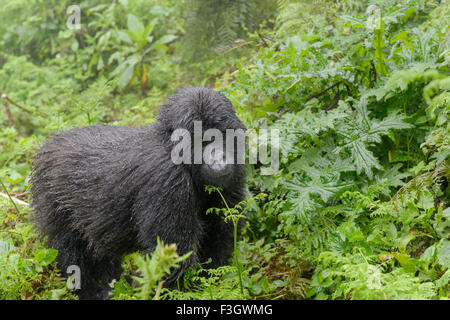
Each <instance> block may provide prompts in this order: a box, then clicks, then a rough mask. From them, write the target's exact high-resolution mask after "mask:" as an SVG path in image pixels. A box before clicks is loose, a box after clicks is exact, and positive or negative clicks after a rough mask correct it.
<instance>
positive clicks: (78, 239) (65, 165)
mask: <svg viewBox="0 0 450 320" xmlns="http://www.w3.org/2000/svg"><path fill="white" fill-rule="evenodd" d="M195 121H201V123H202V127H203V130H206V129H209V128H216V129H218V130H220V132H222V133H225V132H226V130H227V129H244V130H245V127H244V126H243V124H242V123H241V121H240V120H239V119H238V118H237V116H236V114H235V111H234V108H233V105H232V104H231V102H230V101H229V100H228V99H227V98H225V97H224V96H223V95H222V94H220V93H218V92H215V91H213V90H210V89H206V88H186V89H182V90H180V91H178V92H177V93H176V94H175V95H173V96H171V97H169V98H168V101H167V102H166V103H165V104H164V105H162V106H161V108H160V112H159V115H158V118H157V121H156V122H154V123H153V124H151V125H148V126H143V127H138V128H130V127H117V126H107V125H94V126H88V127H83V128H75V129H71V130H68V131H63V132H60V133H58V134H55V135H52V136H51V138H49V140H48V141H47V142H46V143H45V144H44V145H43V146H42V148H41V150H40V152H39V153H38V154H37V156H36V158H35V160H34V163H33V175H32V180H31V182H32V189H31V191H32V206H33V210H34V219H35V223H36V225H37V227H38V229H39V231H40V232H41V233H42V234H43V235H45V236H47V237H48V241H49V246H50V247H52V248H55V249H58V250H59V254H58V257H57V263H58V267H59V268H60V270H61V271H62V272H63V273H64V272H66V270H67V268H68V266H70V265H77V266H79V267H80V270H81V289H80V290H79V291H78V292H77V293H78V295H79V297H80V298H82V299H102V298H107V297H108V292H109V289H110V288H109V286H108V284H109V283H110V281H111V280H112V279H117V278H119V276H120V274H121V272H122V270H121V260H122V257H123V256H124V255H125V254H127V253H131V252H134V251H137V250H139V251H142V252H144V253H151V252H153V251H154V249H155V247H156V238H157V236H159V237H160V238H161V240H163V241H164V242H165V243H176V244H177V248H178V253H179V254H180V255H182V254H185V253H187V252H189V251H192V254H191V255H190V257H189V258H188V259H187V260H186V261H184V262H182V263H181V264H180V267H179V268H177V269H176V270H174V271H173V272H172V274H171V275H170V276H169V277H168V278H167V279H166V284H167V285H168V286H174V285H175V284H176V281H177V279H179V278H180V277H181V276H182V274H183V273H184V271H185V269H186V268H187V267H189V266H191V265H195V264H196V263H197V262H204V261H206V260H208V259H209V258H211V259H212V262H211V264H210V266H211V267H218V266H221V265H224V264H225V263H226V262H227V260H228V259H229V258H230V257H231V254H232V251H233V227H232V225H231V224H227V223H225V222H224V221H223V217H220V216H217V215H214V214H209V215H206V210H207V209H208V208H211V207H223V206H224V204H223V201H222V200H221V199H220V197H219V195H218V194H211V195H208V194H207V193H205V191H204V185H205V184H212V185H217V186H220V187H221V188H222V189H223V192H222V193H223V195H224V197H225V199H226V201H227V203H228V204H229V205H231V206H234V205H236V204H237V203H238V202H240V201H242V199H243V197H244V185H245V169H244V166H243V165H242V164H236V162H235V163H234V164H230V163H226V164H225V165H217V163H213V164H204V163H203V164H188V163H183V164H178V165H177V164H175V163H174V162H173V161H172V160H171V152H172V149H173V148H174V146H176V144H177V141H172V140H173V139H171V135H172V133H173V131H174V130H176V129H186V130H188V131H189V132H190V133H191V135H192V137H193V128H194V122H195ZM192 147H193V146H192ZM218 170H219V171H220V170H224V172H226V174H225V175H221V174H220V172H218Z"/></svg>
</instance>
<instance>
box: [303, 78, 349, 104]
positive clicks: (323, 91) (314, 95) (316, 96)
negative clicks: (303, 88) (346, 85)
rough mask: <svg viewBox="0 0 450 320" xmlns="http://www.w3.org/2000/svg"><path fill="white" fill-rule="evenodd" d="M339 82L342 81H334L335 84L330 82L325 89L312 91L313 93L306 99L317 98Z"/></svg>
mask: <svg viewBox="0 0 450 320" xmlns="http://www.w3.org/2000/svg"><path fill="white" fill-rule="evenodd" d="M341 82H342V81H338V82H336V83H335V84H332V85H331V86H329V87H328V88H326V89H324V90H322V91H320V92H317V93H314V94H313V95H310V96H309V97H308V98H307V99H306V101H309V100H311V99H314V98H318V97H320V96H322V95H324V94H325V93H326V92H327V91H328V90H331V89H333V88H334V87H336V86H338V85H340V84H341Z"/></svg>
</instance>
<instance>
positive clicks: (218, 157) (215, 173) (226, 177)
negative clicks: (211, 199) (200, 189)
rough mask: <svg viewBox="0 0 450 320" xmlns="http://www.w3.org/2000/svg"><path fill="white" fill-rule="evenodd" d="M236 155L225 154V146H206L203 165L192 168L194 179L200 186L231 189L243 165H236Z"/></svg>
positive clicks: (213, 144) (212, 144) (214, 144)
mask: <svg viewBox="0 0 450 320" xmlns="http://www.w3.org/2000/svg"><path fill="white" fill-rule="evenodd" d="M237 153H238V152H237V151H235V152H230V151H228V152H227V149H226V145H225V144H223V145H221V144H217V143H215V142H211V143H209V144H207V145H206V146H205V147H204V148H203V163H202V164H200V165H194V167H193V173H194V178H195V179H197V181H198V182H199V183H200V184H201V185H212V186H217V187H221V188H223V189H225V188H233V183H234V178H235V177H236V176H240V175H239V172H241V171H242V170H243V165H242V164H238V163H237Z"/></svg>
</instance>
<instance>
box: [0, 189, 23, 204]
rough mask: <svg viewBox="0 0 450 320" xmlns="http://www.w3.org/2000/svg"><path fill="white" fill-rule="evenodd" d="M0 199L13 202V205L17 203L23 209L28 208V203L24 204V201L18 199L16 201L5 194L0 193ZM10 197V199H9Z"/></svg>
mask: <svg viewBox="0 0 450 320" xmlns="http://www.w3.org/2000/svg"><path fill="white" fill-rule="evenodd" d="M0 197H2V198H5V199H9V200H11V201H13V202H14V203H18V204H20V205H22V206H24V207H29V206H30V205H29V204H28V203H26V202H25V201H22V200H20V199H17V198H16V197H13V196H8V195H7V194H5V193H3V192H0ZM10 197H11V198H10Z"/></svg>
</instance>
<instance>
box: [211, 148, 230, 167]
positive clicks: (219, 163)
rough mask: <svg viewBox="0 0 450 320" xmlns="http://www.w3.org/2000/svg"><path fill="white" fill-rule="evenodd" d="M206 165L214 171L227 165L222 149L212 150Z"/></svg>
mask: <svg viewBox="0 0 450 320" xmlns="http://www.w3.org/2000/svg"><path fill="white" fill-rule="evenodd" d="M209 160H210V162H211V163H209V164H208V165H209V167H210V168H211V169H212V170H214V171H218V172H220V171H224V169H225V168H226V166H227V159H226V154H225V153H223V152H222V151H217V150H212V152H211V156H210V159H209Z"/></svg>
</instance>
